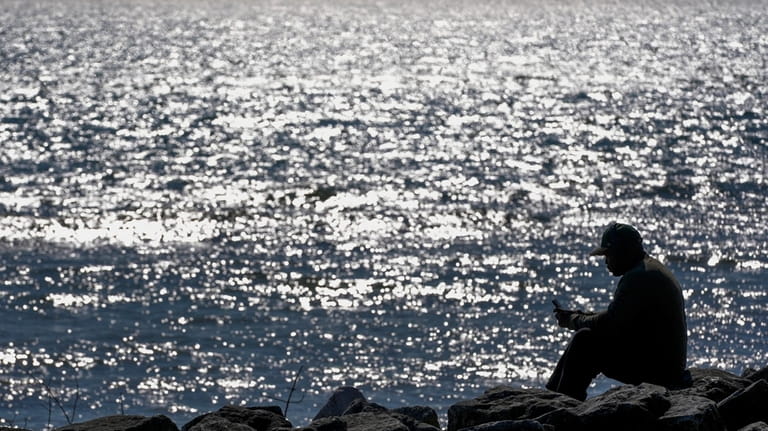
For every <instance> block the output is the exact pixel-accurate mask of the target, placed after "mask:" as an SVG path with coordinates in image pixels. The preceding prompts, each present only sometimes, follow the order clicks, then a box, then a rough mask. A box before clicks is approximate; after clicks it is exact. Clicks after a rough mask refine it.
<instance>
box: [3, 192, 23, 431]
mask: <svg viewBox="0 0 768 431" xmlns="http://www.w3.org/2000/svg"><path fill="white" fill-rule="evenodd" d="M0 180H2V177H0ZM0 185H2V181H0ZM0 431H30V430H28V429H25V428H14V427H12V426H10V427H0Z"/></svg>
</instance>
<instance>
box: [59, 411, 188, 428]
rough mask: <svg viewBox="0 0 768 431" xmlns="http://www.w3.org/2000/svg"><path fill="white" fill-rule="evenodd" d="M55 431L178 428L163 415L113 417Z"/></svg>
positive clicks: (72, 425)
mask: <svg viewBox="0 0 768 431" xmlns="http://www.w3.org/2000/svg"><path fill="white" fill-rule="evenodd" d="M55 431H179V428H178V427H177V426H176V424H174V423H173V421H171V420H170V419H169V418H168V417H167V416H164V415H159V416H152V417H146V416H135V415H115V416H105V417H103V418H98V419H93V420H90V421H87V422H81V423H76V424H71V425H67V426H64V427H61V428H56V430H55Z"/></svg>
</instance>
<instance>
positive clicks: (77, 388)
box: [72, 368, 80, 420]
mask: <svg viewBox="0 0 768 431" xmlns="http://www.w3.org/2000/svg"><path fill="white" fill-rule="evenodd" d="M79 400H80V381H79V380H78V379H77V368H75V402H74V403H72V419H73V420H74V419H75V418H77V414H76V413H77V402H78V401H79Z"/></svg>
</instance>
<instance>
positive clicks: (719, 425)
mask: <svg viewBox="0 0 768 431" xmlns="http://www.w3.org/2000/svg"><path fill="white" fill-rule="evenodd" d="M670 401H671V402H672V407H670V408H669V410H667V411H666V412H665V413H664V415H663V416H662V417H660V418H659V422H658V423H659V426H658V429H659V430H663V431H725V422H723V419H722V418H721V417H720V413H719V412H718V411H717V404H716V403H715V402H714V401H712V400H710V399H709V398H704V397H699V396H695V395H671V396H670Z"/></svg>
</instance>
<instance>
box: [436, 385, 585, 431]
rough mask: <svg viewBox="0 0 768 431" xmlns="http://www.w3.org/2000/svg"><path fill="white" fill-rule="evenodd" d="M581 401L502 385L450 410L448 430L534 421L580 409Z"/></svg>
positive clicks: (545, 392)
mask: <svg viewBox="0 0 768 431" xmlns="http://www.w3.org/2000/svg"><path fill="white" fill-rule="evenodd" d="M579 404H580V402H579V401H578V400H576V399H574V398H571V397H569V396H567V395H563V394H559V393H557V392H552V391H548V390H546V389H519V388H511V387H507V386H499V387H496V388H493V389H490V390H488V391H486V392H485V394H483V395H482V396H480V397H478V398H475V399H474V400H467V401H462V402H459V403H457V404H454V405H453V406H451V408H450V409H448V431H456V430H458V429H461V428H466V427H470V426H474V425H480V424H484V423H487V422H496V421H503V420H519V419H533V418H537V417H539V416H541V415H544V414H546V413H549V412H552V411H555V410H564V409H568V408H572V407H576V406H578V405H579Z"/></svg>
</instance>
